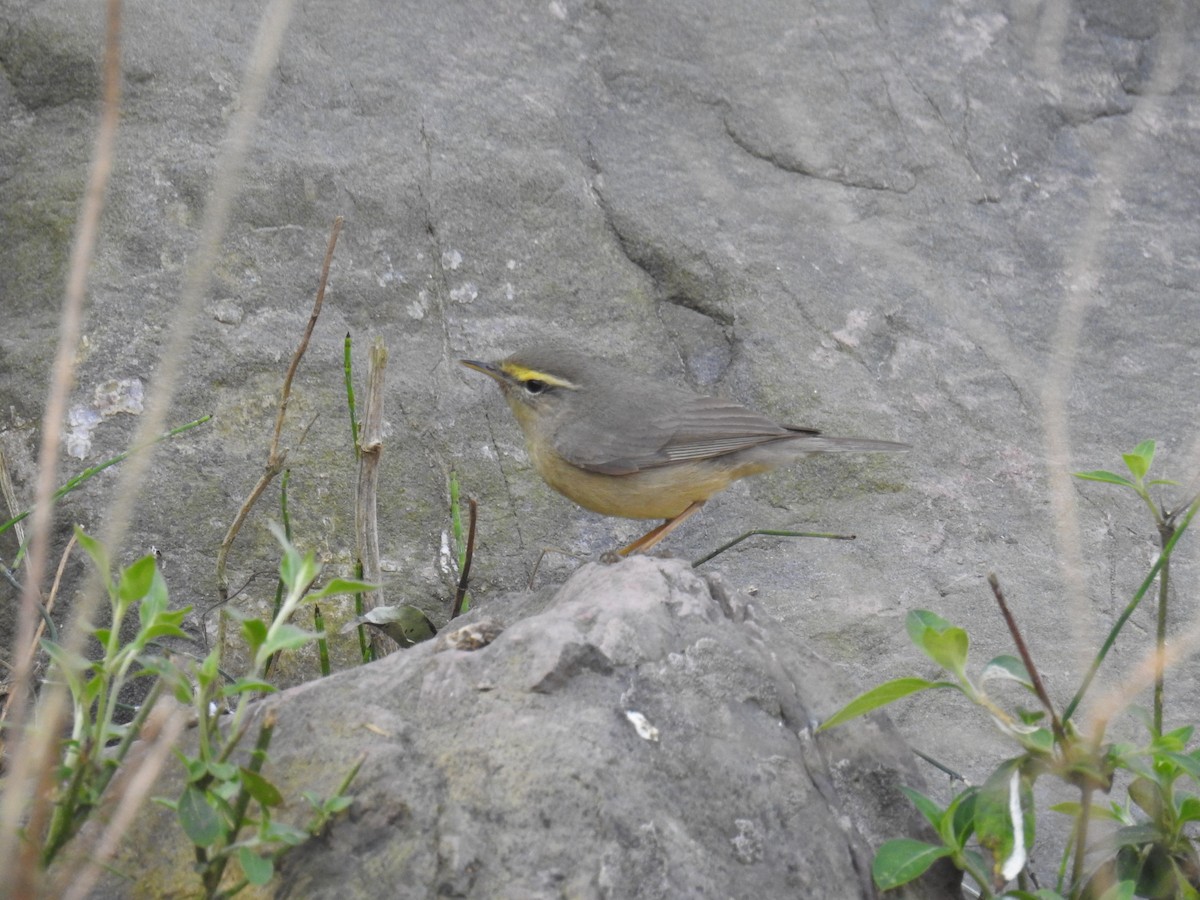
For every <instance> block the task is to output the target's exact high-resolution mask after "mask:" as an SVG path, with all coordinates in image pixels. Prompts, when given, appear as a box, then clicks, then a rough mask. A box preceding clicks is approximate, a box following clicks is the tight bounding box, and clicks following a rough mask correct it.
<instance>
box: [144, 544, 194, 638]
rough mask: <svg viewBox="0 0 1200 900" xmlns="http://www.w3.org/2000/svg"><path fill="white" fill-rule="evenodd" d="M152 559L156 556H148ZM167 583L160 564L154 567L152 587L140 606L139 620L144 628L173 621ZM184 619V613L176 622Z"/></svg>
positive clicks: (151, 578)
mask: <svg viewBox="0 0 1200 900" xmlns="http://www.w3.org/2000/svg"><path fill="white" fill-rule="evenodd" d="M147 559H150V560H151V561H153V560H154V557H147ZM168 600H169V597H168V595H167V583H166V581H164V580H163V577H162V572H160V571H159V570H158V566H157V565H156V566H155V567H154V571H153V573H152V574H151V577H150V587H149V588H148V589H147V591H146V593H145V595H144V596H143V597H142V602H141V604H139V606H138V621H140V622H141V623H142V628H143V629H146V628H149V627H153V626H154V625H156V624H159V623H160V622H163V621H166V622H170V621H171V618H170V617H171V616H172V614H171V613H169V612H167V602H168ZM181 621H183V615H182V614H180V616H179V617H178V620H177V621H176V624H178V622H181Z"/></svg>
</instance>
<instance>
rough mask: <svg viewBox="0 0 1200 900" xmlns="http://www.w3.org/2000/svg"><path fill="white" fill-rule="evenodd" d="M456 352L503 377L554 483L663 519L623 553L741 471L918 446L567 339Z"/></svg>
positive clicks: (538, 464) (607, 508)
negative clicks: (727, 394)
mask: <svg viewBox="0 0 1200 900" xmlns="http://www.w3.org/2000/svg"><path fill="white" fill-rule="evenodd" d="M459 362H460V363H461V364H462V365H464V366H466V367H467V368H469V369H473V370H475V371H477V372H482V373H483V374H484V375H487V376H488V377H489V378H491V379H493V380H494V381H495V382H496V383H497V384H498V385H499V386H500V390H501V392H502V393H503V394H504V399H505V400H506V401H508V406H509V408H510V409H511V410H512V413H513V416H514V417H515V418H516V420H517V424H518V425H519V426H520V428H521V431H522V432H523V433H524V436H525V445H526V448H527V450H528V452H529V458H530V460H531V461H532V463H533V466H534V468H535V469H536V470H537V472H538V474H539V475H541V477H542V478H543V479H544V480H545V481H546V483H547V484H548V485H550V487H552V488H553V489H554V490H556V491H558V492H559V493H560V494H563V495H564V496H566V497H567V498H569V499H570V500H572V501H574V502H575V503H577V504H579V505H580V506H582V507H584V508H585V509H590V510H592V511H593V512H597V513H600V514H602V515H606V516H620V517H624V518H629V519H662V520H663V523H662V524H661V525H659V526H658V527H656V528H654V529H652V530H650V531H648V532H647V533H646V534H644V535H642V536H641V537H639V538H638V539H637V540H635V541H633V542H632V543H630V544H629V545H627V546H626V547H623V548H621V549H620V550H618V551H617V553H618V554H619V555H621V556H627V555H629V554H631V553H644V552H646V551H647V550H649V549H650V548H652V547H654V546H655V545H656V544H658V543H659V541H661V540H662V539H663V538H665V537H666V536H667V535H668V534H669V533H670V532H672V531H673V530H675V528H677V527H678V526H679V525H680V524H682V523H683V522H684V521H685V520H686V519H687V518H689V517H690V516H692V515H693V514H695V512H696V511H697V510H699V509H700V508H701V507H702V506H703V505H704V504H705V502H706V501H707V500H708V499H709V498H710V497H712V496H713V495H714V494H716V493H718V492H719V491H722V490H724V489H725V488H727V487H728V486H729V485H730V484H732V483H733V482H734V481H736V480H738V479H740V478H746V477H747V476H750V475H757V474H760V473H762V472H768V471H770V470H771V469H774V468H776V467H778V466H781V465H784V464H787V463H790V462H794V461H796V460H798V459H801V458H803V457H805V456H808V455H809V454H812V453H830V452H878V451H884V452H895V451H902V450H908V449H911V448H910V446H909V445H908V444H902V443H898V442H895V441H881V440H871V439H867V438H841V437H828V436H826V435H823V434H821V433H820V432H819V431H817V430H816V429H814V428H802V427H797V426H793V425H781V424H778V423H777V422H775V421H774V420H772V419H770V418H768V417H767V416H764V415H763V414H761V413H758V412H755V411H754V410H752V409H750V408H748V407H745V406H742V405H740V404H738V403H735V402H733V401H731V400H725V399H722V398H720V397H712V396H706V395H703V394H699V393H696V392H695V391H692V390H690V389H688V388H684V387H680V386H678V385H675V384H672V383H669V382H665V381H661V380H659V379H656V378H652V377H650V376H647V375H643V374H640V373H638V372H636V371H634V370H632V369H631V368H630V367H629V366H628V365H626V364H625V363H624V362H620V363H618V362H614V361H611V360H606V359H602V358H599V357H596V356H592V355H590V354H588V353H585V352H583V351H581V350H578V349H576V348H574V347H571V346H567V345H562V344H556V343H541V344H538V345H535V346H532V347H527V348H525V349H523V350H519V351H517V352H516V353H513V354H512V355H510V356H507V357H505V358H504V359H502V360H499V361H497V362H484V361H481V360H476V359H461V360H459Z"/></svg>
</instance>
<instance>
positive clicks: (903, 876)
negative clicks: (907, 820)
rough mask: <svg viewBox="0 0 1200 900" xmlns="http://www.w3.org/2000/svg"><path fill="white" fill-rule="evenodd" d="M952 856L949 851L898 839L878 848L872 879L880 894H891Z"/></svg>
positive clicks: (945, 848)
mask: <svg viewBox="0 0 1200 900" xmlns="http://www.w3.org/2000/svg"><path fill="white" fill-rule="evenodd" d="M950 854H951V850H950V848H948V847H937V846H934V845H933V844H927V843H925V842H924V841H914V840H912V839H911V838H898V839H896V840H893V841H888V842H887V843H885V844H884V845H883V846H882V847H880V848H879V852H878V853H876V854H875V859H874V861H873V862H872V863H871V877H872V878H874V879H875V886H876V887H878V888H879V889H880V890H881V891H887V890H891V889H892V888H897V887H900V886H901V885H904V884H908V883H909V882H910V881H912V880H913V879H914V878H920V877H921V876H922V875H924V874H925V871H926V870H927V869H928V868H929V867H930V866H932V865H933V864H934V863H935V862H937V861H938V860H939V859H941V858H942V857H944V856H949V855H950Z"/></svg>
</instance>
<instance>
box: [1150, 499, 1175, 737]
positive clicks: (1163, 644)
mask: <svg viewBox="0 0 1200 900" xmlns="http://www.w3.org/2000/svg"><path fill="white" fill-rule="evenodd" d="M1173 531H1174V527H1173V526H1172V525H1171V524H1170V523H1169V522H1165V521H1160V522H1159V525H1158V537H1159V543H1160V544H1161V546H1162V548H1164V549H1162V550H1160V553H1159V556H1160V558H1162V559H1163V566H1162V571H1161V572H1160V573H1159V575H1158V621H1157V627H1156V629H1155V636H1154V637H1155V643H1154V647H1155V650H1156V651H1157V652H1156V653H1155V659H1154V733H1155V734H1162V730H1163V685H1164V681H1165V675H1166V671H1165V667H1164V666H1163V660H1164V659H1166V656H1165V654H1166V651H1167V589H1168V587H1169V586H1170V581H1171V558H1170V556H1167V554H1166V550H1165V548H1166V546H1167V544H1168V543H1170V540H1171V536H1172V533H1173Z"/></svg>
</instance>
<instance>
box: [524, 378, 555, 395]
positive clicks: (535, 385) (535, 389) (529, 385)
mask: <svg viewBox="0 0 1200 900" xmlns="http://www.w3.org/2000/svg"><path fill="white" fill-rule="evenodd" d="M549 386H550V385H548V384H546V382H544V381H542V380H540V379H538V378H530V379H529V380H528V381H526V382H525V391H526V393H529V394H541V393H544V392H545V390H546V388H548V387H549Z"/></svg>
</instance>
